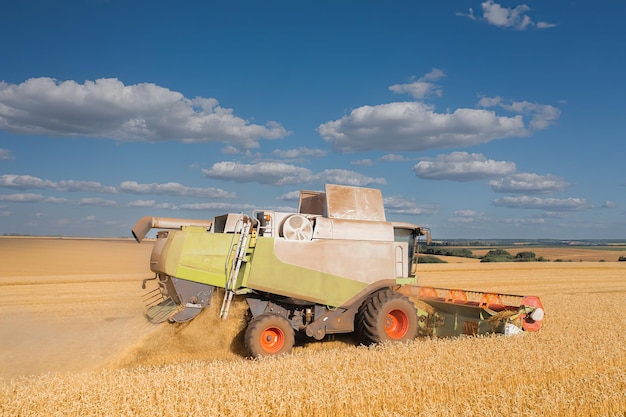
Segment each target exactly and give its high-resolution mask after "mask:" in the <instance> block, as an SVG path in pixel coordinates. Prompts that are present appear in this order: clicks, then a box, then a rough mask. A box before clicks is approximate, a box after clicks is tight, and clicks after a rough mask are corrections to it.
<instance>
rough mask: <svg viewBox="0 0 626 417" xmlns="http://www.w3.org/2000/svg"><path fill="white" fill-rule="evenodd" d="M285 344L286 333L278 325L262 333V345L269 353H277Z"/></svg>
mask: <svg viewBox="0 0 626 417" xmlns="http://www.w3.org/2000/svg"><path fill="white" fill-rule="evenodd" d="M284 345H285V333H283V331H282V330H281V329H279V328H278V327H268V328H267V329H265V330H263V332H262V333H261V347H262V348H263V350H265V351H266V352H268V353H276V352H278V351H279V350H281V349H282V348H283V346H284Z"/></svg>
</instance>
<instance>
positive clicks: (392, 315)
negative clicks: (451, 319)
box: [357, 288, 417, 343]
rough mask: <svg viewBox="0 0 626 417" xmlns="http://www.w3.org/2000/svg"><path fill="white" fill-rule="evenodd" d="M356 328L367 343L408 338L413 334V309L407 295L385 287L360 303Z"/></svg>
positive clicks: (414, 324) (414, 331)
mask: <svg viewBox="0 0 626 417" xmlns="http://www.w3.org/2000/svg"><path fill="white" fill-rule="evenodd" d="M357 328H358V330H359V332H360V334H361V336H362V337H363V339H364V341H365V342H367V343H379V342H384V341H398V342H404V341H407V340H412V339H415V337H416V336H417V311H416V310H415V306H414V305H413V303H411V301H410V300H409V299H408V298H407V297H405V296H404V295H402V294H399V293H397V292H395V291H392V290H391V289H388V288H386V289H383V290H380V291H377V292H375V293H374V294H372V295H371V296H369V297H368V298H367V299H366V300H365V301H364V302H363V305H361V308H360V309H359V313H358V315H357Z"/></svg>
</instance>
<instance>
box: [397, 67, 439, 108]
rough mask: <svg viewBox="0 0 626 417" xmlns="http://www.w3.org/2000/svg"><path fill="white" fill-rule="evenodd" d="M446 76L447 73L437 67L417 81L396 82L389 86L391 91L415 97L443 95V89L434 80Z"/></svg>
mask: <svg viewBox="0 0 626 417" xmlns="http://www.w3.org/2000/svg"><path fill="white" fill-rule="evenodd" d="M443 77H445V73H444V72H443V71H442V70H440V69H437V68H434V69H433V70H432V71H431V72H429V73H428V74H426V75H424V76H423V77H421V78H419V79H418V80H417V81H414V82H411V83H407V84H394V85H392V86H390V87H389V90H390V91H393V92H394V93H398V94H405V93H406V94H409V95H411V97H413V98H415V99H418V100H419V99H423V98H424V97H426V96H428V95H435V96H441V95H442V93H443V92H442V90H441V89H440V88H439V86H438V85H437V84H435V83H433V82H432V81H437V80H439V79H440V78H443Z"/></svg>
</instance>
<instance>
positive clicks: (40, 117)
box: [0, 77, 289, 148]
mask: <svg viewBox="0 0 626 417" xmlns="http://www.w3.org/2000/svg"><path fill="white" fill-rule="evenodd" d="M0 129H3V130H8V131H12V132H18V133H26V134H46V135H53V136H91V137H104V138H112V139H116V140H121V141H146V142H157V141H164V140H181V141H183V142H209V141H218V142H225V141H228V142H230V143H231V144H236V145H238V146H239V147H242V148H254V147H257V146H258V140H259V139H278V138H283V137H285V136H286V135H287V134H288V133H289V132H287V131H286V130H285V128H284V127H283V126H281V125H280V124H278V123H276V122H268V123H267V124H266V125H265V126H262V125H257V124H252V123H250V122H249V121H247V120H245V119H243V118H241V117H238V116H235V115H234V114H233V110H232V109H228V108H223V107H221V106H220V105H219V103H218V101H217V100H216V99H214V98H202V97H196V98H193V99H190V98H186V97H184V96H183V95H182V94H181V93H179V92H176V91H172V90H169V89H167V88H164V87H161V86H158V85H156V84H152V83H140V84H133V85H124V83H122V82H121V81H119V80H118V79H116V78H101V79H98V80H95V81H85V82H84V84H80V83H77V82H75V81H57V80H55V79H52V78H45V77H42V78H31V79H28V80H26V81H24V82H23V83H21V84H10V83H7V82H4V81H2V82H0Z"/></svg>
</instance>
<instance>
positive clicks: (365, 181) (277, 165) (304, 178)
mask: <svg viewBox="0 0 626 417" xmlns="http://www.w3.org/2000/svg"><path fill="white" fill-rule="evenodd" d="M202 172H203V173H204V175H205V176H207V177H208V178H213V179H219V180H225V181H233V182H239V183H244V182H256V183H260V184H272V185H291V184H310V183H329V182H330V183H335V184H344V185H354V186H364V185H369V184H385V183H386V181H385V179H384V178H372V177H368V176H365V175H363V174H359V173H358V172H355V171H349V170H343V169H327V170H324V171H321V172H318V173H315V172H313V171H312V170H310V169H308V168H303V167H299V166H296V165H291V164H285V163H281V162H257V163H253V164H242V163H239V162H230V161H222V162H217V163H215V164H213V166H212V167H211V168H210V169H204V170H203V171H202Z"/></svg>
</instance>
